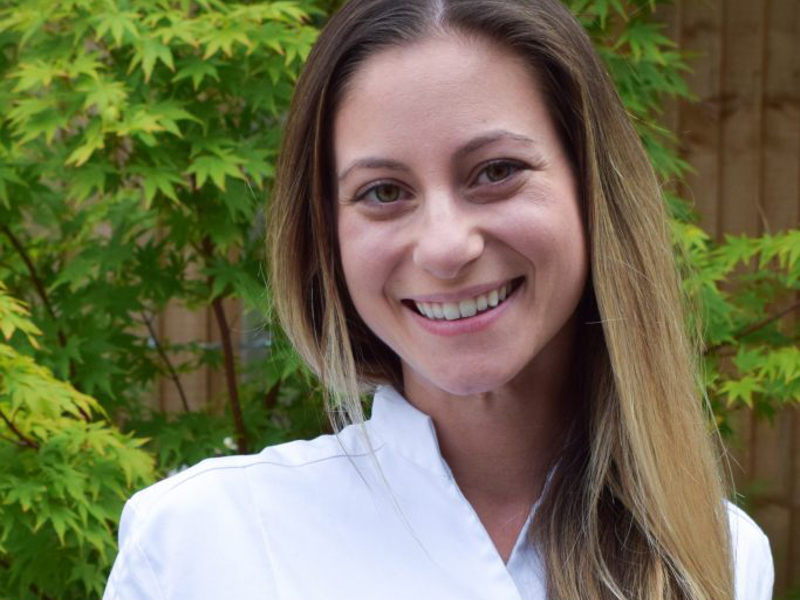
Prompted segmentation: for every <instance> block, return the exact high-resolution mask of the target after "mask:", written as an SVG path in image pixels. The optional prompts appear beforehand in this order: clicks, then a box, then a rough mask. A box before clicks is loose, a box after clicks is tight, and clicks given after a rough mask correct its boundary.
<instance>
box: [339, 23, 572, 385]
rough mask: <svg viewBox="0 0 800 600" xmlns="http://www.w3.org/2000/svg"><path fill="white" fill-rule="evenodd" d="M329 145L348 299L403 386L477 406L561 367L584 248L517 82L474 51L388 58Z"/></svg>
mask: <svg viewBox="0 0 800 600" xmlns="http://www.w3.org/2000/svg"><path fill="white" fill-rule="evenodd" d="M333 136H334V137H333V140H334V157H335V161H334V162H335V169H336V173H335V176H336V177H337V178H338V201H339V202H338V206H337V228H338V240H339V250H340V255H341V260H342V266H343V270H344V276H345V281H346V284H347V289H348V291H349V293H350V296H351V298H352V300H353V303H354V305H355V307H356V309H357V310H358V313H359V314H360V316H361V318H362V319H363V321H364V322H365V323H366V324H367V325H368V326H369V327H370V329H371V330H372V331H373V332H374V333H375V335H376V336H377V337H378V338H380V339H381V340H382V341H383V342H384V343H386V345H387V346H389V347H390V348H391V349H392V350H393V351H394V352H395V353H396V354H397V355H398V356H399V357H400V360H401V363H402V365H403V377H404V380H405V383H406V386H407V387H408V386H409V384H414V385H415V386H416V387H417V388H419V386H422V387H430V388H435V389H438V390H441V391H444V392H447V393H450V394H455V395H464V394H472V393H482V392H490V391H496V390H498V389H499V388H501V387H502V386H505V385H508V384H511V383H513V382H514V381H515V380H516V379H519V378H524V377H525V376H533V377H536V376H537V375H539V374H540V375H543V376H546V375H548V373H550V372H552V371H553V369H554V368H556V369H557V368H559V367H562V366H563V364H558V365H556V364H554V361H560V362H561V363H563V362H564V360H565V354H564V352H563V349H564V348H565V347H569V344H570V342H571V339H572V336H573V327H572V326H571V325H572V320H573V319H572V316H573V314H574V312H575V309H576V306H577V304H578V302H579V300H580V297H581V295H582V292H583V289H584V286H585V284H586V278H587V258H586V247H585V240H584V233H583V228H582V224H581V214H580V207H579V199H578V189H577V183H576V181H575V177H574V175H573V172H572V169H571V167H570V164H569V161H568V158H567V154H566V152H565V150H564V148H563V147H562V144H561V141H560V139H559V136H558V132H557V129H556V127H555V124H554V123H553V120H552V118H551V116H550V114H549V112H548V109H547V107H546V104H545V101H544V98H543V96H542V94H541V92H540V91H539V89H538V84H537V82H536V80H535V78H534V77H533V75H532V73H531V70H530V69H529V68H526V66H525V65H524V64H523V63H522V61H521V60H520V59H519V58H518V57H516V55H513V54H511V53H509V52H507V51H505V50H503V49H500V48H498V47H496V46H494V45H492V44H491V43H489V42H487V41H484V40H482V39H474V38H470V39H467V38H463V37H460V36H447V37H433V38H427V39H424V40H422V41H420V42H416V43H414V44H411V45H407V46H402V47H397V48H390V49H386V50H383V51H381V52H379V53H377V54H375V55H373V56H371V57H370V58H368V59H367V60H366V61H365V62H364V63H362V65H361V66H360V68H359V70H358V71H357V72H356V73H355V74H354V75H353V78H352V79H351V81H350V82H349V83H348V87H347V91H346V93H345V95H344V98H343V99H342V102H341V104H340V107H339V110H338V111H337V113H336V115H335V119H334V128H333ZM412 380H413V381H412Z"/></svg>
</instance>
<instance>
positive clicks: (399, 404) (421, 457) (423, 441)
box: [369, 385, 453, 479]
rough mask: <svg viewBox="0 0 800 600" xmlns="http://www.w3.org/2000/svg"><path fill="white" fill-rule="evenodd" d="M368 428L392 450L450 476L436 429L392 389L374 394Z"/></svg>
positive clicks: (384, 387) (436, 472)
mask: <svg viewBox="0 0 800 600" xmlns="http://www.w3.org/2000/svg"><path fill="white" fill-rule="evenodd" d="M369 422H370V426H371V428H372V430H373V431H374V432H375V434H376V435H377V437H378V438H380V440H381V441H383V442H385V443H386V444H387V445H389V446H390V447H391V448H392V450H394V451H395V452H397V453H399V454H401V455H403V456H405V457H406V458H408V459H409V460H411V461H413V462H414V463H416V464H417V465H419V466H421V467H423V468H424V469H427V470H429V471H432V472H434V473H435V474H437V475H440V476H442V477H445V478H447V479H452V478H453V475H452V472H451V471H450V468H449V467H448V466H447V463H446V462H445V461H444V458H443V457H442V453H441V450H440V449H439V441H438V440H437V438H436V428H435V427H434V425H433V419H431V418H430V417H429V416H428V415H426V414H425V413H424V412H422V411H421V410H419V409H418V408H416V407H414V406H413V405H412V404H411V403H410V402H409V401H408V400H406V399H405V398H404V397H403V396H402V395H401V394H400V393H399V392H398V391H397V390H395V389H394V388H393V387H391V386H388V385H384V386H380V387H379V388H378V389H377V390H376V391H375V398H374V401H373V404H372V417H371V418H370V421H369Z"/></svg>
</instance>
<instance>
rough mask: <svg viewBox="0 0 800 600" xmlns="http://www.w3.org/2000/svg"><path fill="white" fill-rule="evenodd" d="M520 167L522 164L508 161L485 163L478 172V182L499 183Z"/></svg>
mask: <svg viewBox="0 0 800 600" xmlns="http://www.w3.org/2000/svg"><path fill="white" fill-rule="evenodd" d="M521 169H522V165H520V164H518V163H514V162H509V161H497V162H493V163H489V164H488V165H486V166H485V167H484V168H483V169H482V170H481V172H480V173H478V179H477V181H476V183H478V184H487V183H489V184H491V183H499V182H501V181H504V180H506V179H508V178H509V177H511V176H512V175H513V174H514V173H516V172H517V171H519V170H521Z"/></svg>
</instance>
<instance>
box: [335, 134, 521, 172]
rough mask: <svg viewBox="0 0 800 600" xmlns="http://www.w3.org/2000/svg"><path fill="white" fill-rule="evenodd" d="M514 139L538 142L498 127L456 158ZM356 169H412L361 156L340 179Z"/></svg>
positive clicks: (397, 162) (402, 164)
mask: <svg viewBox="0 0 800 600" xmlns="http://www.w3.org/2000/svg"><path fill="white" fill-rule="evenodd" d="M509 139H510V140H514V141H515V142H522V143H524V144H527V145H531V146H533V145H535V144H536V142H535V141H534V140H532V139H531V138H529V137H527V136H524V135H520V134H518V133H513V132H511V131H507V130H505V129H496V130H494V131H489V132H487V133H485V134H483V135H480V136H478V137H476V138H474V139H471V140H470V141H469V142H467V143H466V144H464V145H463V146H461V147H460V148H459V149H458V150H456V153H455V155H454V157H453V158H454V159H455V160H460V159H463V158H465V157H466V156H468V155H470V154H472V153H473V152H477V151H478V150H480V149H481V148H483V147H484V146H488V145H489V144H493V143H495V142H499V141H502V140H509ZM355 169H390V170H392V171H402V172H406V173H408V172H410V171H411V169H410V168H409V167H408V165H406V164H404V163H401V162H399V161H396V160H391V159H388V158H380V157H367V158H360V159H358V160H356V161H354V162H352V163H351V164H350V166H348V167H347V168H346V169H345V170H344V171H342V173H341V174H340V175H339V177H338V179H339V181H343V180H344V179H346V178H347V176H348V175H349V174H350V173H351V172H352V171H354V170H355Z"/></svg>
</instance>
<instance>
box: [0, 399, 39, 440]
mask: <svg viewBox="0 0 800 600" xmlns="http://www.w3.org/2000/svg"><path fill="white" fill-rule="evenodd" d="M0 419H3V421H4V422H5V424H6V425H8V428H9V429H10V430H11V431H12V432H13V433H14V435H16V436H17V437H18V438H19V441H20V443H21V444H22V445H24V446H28V447H29V448H33V449H34V450H38V449H39V444H37V443H36V442H34V441H33V440H32V439H30V438H29V437H27V436H26V435H25V434H24V433H22V432H21V431H20V430H19V429H17V426H16V425H14V422H13V421H11V420H10V419H9V418H8V417H7V416H6V413H4V412H3V411H2V409H0Z"/></svg>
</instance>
